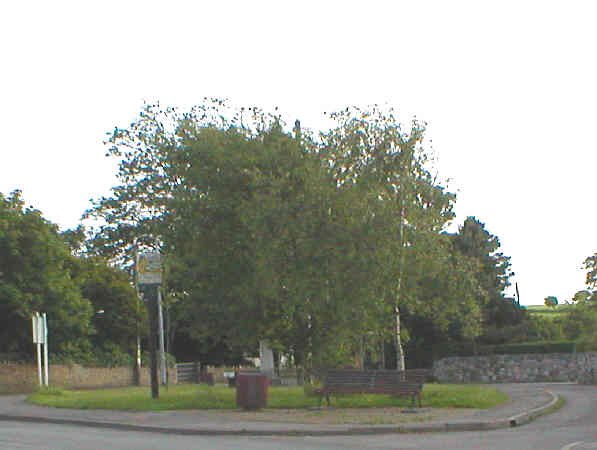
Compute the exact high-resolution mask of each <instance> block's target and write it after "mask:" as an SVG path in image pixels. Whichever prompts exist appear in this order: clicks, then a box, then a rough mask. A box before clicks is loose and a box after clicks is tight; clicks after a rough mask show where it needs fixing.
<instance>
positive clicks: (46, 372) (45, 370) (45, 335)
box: [43, 313, 49, 386]
mask: <svg viewBox="0 0 597 450" xmlns="http://www.w3.org/2000/svg"><path fill="white" fill-rule="evenodd" d="M43 319H44V322H43V323H44V379H45V384H46V386H48V380H49V378H48V318H47V316H46V313H44V314H43Z"/></svg>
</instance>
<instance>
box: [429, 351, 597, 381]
mask: <svg viewBox="0 0 597 450" xmlns="http://www.w3.org/2000/svg"><path fill="white" fill-rule="evenodd" d="M433 376H434V377H435V378H436V379H437V380H438V381H439V382H442V383H524V382H545V381H560V382H566V381H567V382H578V383H582V384H597V353H593V352H590V353H552V354H523V355H491V356H469V357H451V358H443V359H440V360H438V361H435V362H434V364H433Z"/></svg>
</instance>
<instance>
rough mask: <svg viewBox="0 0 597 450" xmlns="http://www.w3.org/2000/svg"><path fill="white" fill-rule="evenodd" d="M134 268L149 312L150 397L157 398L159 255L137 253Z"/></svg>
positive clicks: (160, 269) (160, 268) (158, 390)
mask: <svg viewBox="0 0 597 450" xmlns="http://www.w3.org/2000/svg"><path fill="white" fill-rule="evenodd" d="M135 268H136V274H137V284H138V285H139V290H140V291H142V292H143V294H144V295H143V298H144V299H146V300H147V310H148V312H149V353H150V356H151V368H150V378H151V397H152V398H155V399H157V398H159V396H160V387H159V382H158V361H157V351H156V350H157V349H156V341H157V337H156V329H157V328H158V310H159V290H160V285H161V284H162V264H161V258H160V254H159V253H157V252H152V253H137V257H136V261H135Z"/></svg>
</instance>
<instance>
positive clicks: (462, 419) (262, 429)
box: [0, 383, 559, 436]
mask: <svg viewBox="0 0 597 450" xmlns="http://www.w3.org/2000/svg"><path fill="white" fill-rule="evenodd" d="M549 386H550V384H549V383H544V384H537V383H516V384H514V383H508V384H495V385H491V387H494V388H495V389H497V390H499V391H502V392H505V393H506V394H508V396H509V397H510V399H511V400H510V401H509V402H506V403H504V404H503V405H500V406H498V407H495V408H490V409H487V410H474V411H472V412H471V411H470V410H468V411H463V412H462V413H461V414H458V413H457V414H456V415H454V414H451V415H450V416H449V417H446V418H445V419H442V417H441V411H440V410H439V409H433V411H434V412H439V416H438V415H436V414H434V416H435V417H439V419H437V418H436V419H435V420H429V421H422V422H413V423H404V424H401V425H395V424H394V425H358V424H341V425H324V424H305V423H280V422H276V421H274V420H272V421H263V420H260V421H255V420H248V417H249V415H248V414H243V413H242V412H236V413H235V414H228V415H226V414H221V413H215V412H213V411H212V412H210V411H205V410H203V411H200V410H192V411H160V412H137V411H112V410H79V409H77V410H75V409H63V408H49V407H43V406H37V405H31V404H29V403H27V401H26V396H25V395H7V396H0V420H3V421H20V422H32V423H51V424H64V425H79V426H88V427H96V428H109V429H115V430H130V431H148V432H159V433H169V434H179V435H211V436H216V435H228V436H231V435H237V436H238V435H247V436H273V435H278V436H281V435H286V436H334V435H354V434H388V433H409V432H410V433H429V432H445V431H481V430H494V429H498V428H510V427H516V426H520V425H524V424H525V423H528V422H530V421H532V420H533V419H534V418H535V417H537V416H540V415H542V414H545V413H546V412H548V411H549V410H550V409H551V408H552V407H553V406H555V405H556V404H557V402H558V399H559V397H558V396H557V395H556V394H554V393H552V392H551V391H550V390H549ZM423 403H424V399H423ZM423 408H424V407H423ZM407 412H408V411H405V414H406V413H407ZM322 414H325V409H324V410H322Z"/></svg>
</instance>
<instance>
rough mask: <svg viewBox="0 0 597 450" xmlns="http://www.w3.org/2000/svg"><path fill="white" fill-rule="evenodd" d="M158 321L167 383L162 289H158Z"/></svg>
mask: <svg viewBox="0 0 597 450" xmlns="http://www.w3.org/2000/svg"><path fill="white" fill-rule="evenodd" d="M158 321H159V332H160V372H161V374H162V384H164V385H165V384H166V380H167V379H166V353H165V352H164V314H163V313H162V290H161V289H158Z"/></svg>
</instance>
